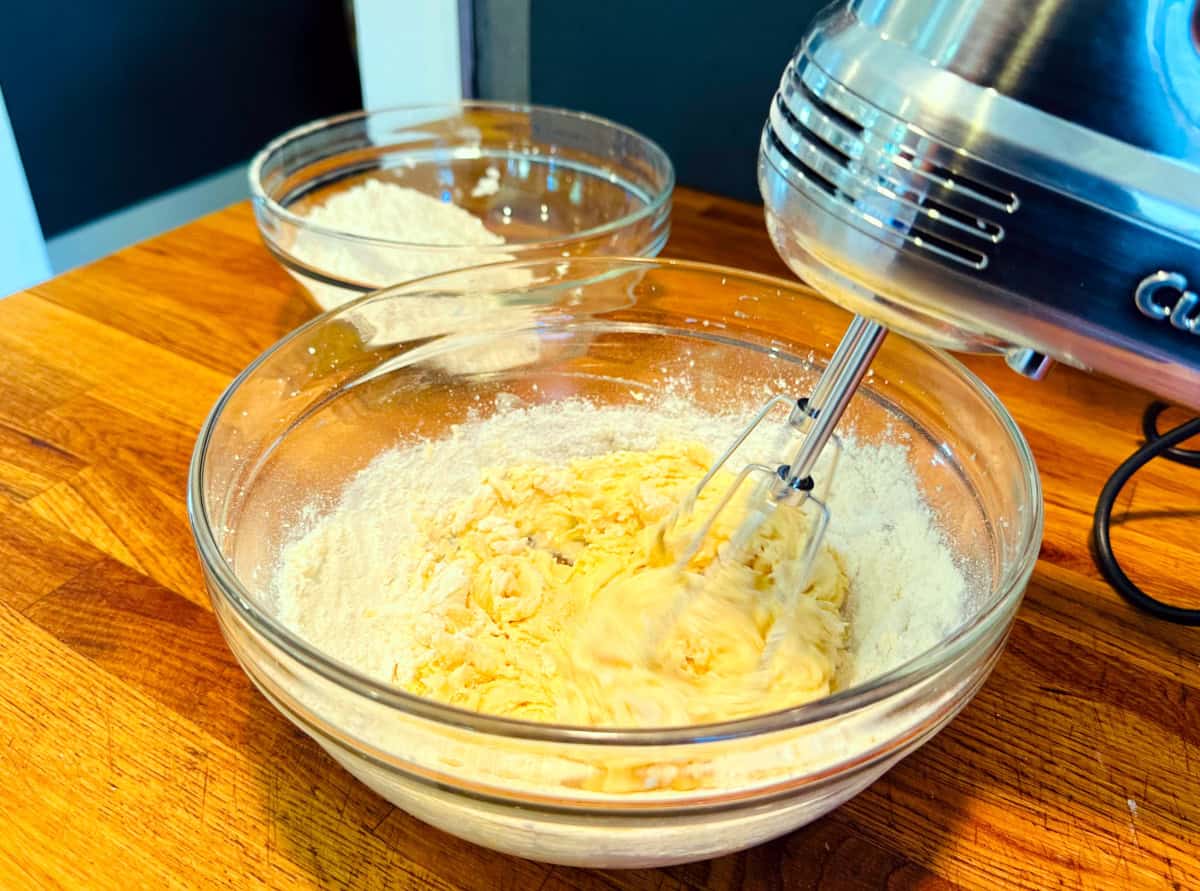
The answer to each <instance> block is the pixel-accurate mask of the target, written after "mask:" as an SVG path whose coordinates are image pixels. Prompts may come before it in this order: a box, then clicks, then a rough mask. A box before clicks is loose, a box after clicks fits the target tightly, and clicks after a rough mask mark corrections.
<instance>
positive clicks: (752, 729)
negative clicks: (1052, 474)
mask: <svg viewBox="0 0 1200 891" xmlns="http://www.w3.org/2000/svg"><path fill="white" fill-rule="evenodd" d="M552 262H553V263H569V264H572V265H574V264H579V265H584V266H595V267H597V268H598V269H605V268H610V267H614V266H623V267H627V266H643V267H646V268H655V267H665V268H671V269H679V270H684V271H691V272H701V273H707V274H710V275H713V276H716V277H722V278H726V279H734V278H737V279H742V280H745V281H750V282H753V283H755V284H757V285H760V286H764V287H767V288H772V289H778V290H783V289H786V290H787V291H789V292H792V293H800V294H802V295H803V296H804V297H806V298H809V299H820V295H818V294H816V293H815V292H812V291H811V289H809V288H808V287H807V286H806V285H804V284H803V283H802V282H799V281H787V280H786V279H782V278H778V277H775V276H771V275H764V274H761V273H757V272H751V271H748V270H743V269H737V268H735V267H729V266H722V265H719V264H715V263H703V262H697V261H690V260H673V259H669V258H657V257H655V258H647V257H619V256H604V257H570V258H560V259H557V260H555V259H553V258H541V259H526V260H518V261H515V262H506V263H489V264H484V265H482V266H476V267H467V268H466V269H458V270H453V271H448V272H441V273H437V274H435V275H430V276H425V277H423V278H419V279H414V280H412V281H409V282H403V283H401V284H398V285H393V286H391V287H388V288H383V289H380V290H378V291H375V292H372V293H370V294H365V295H363V296H361V297H358V298H356V299H354V300H352V301H350V302H348V303H345V304H342V305H341V306H338V307H335V308H334V309H331V310H328V311H326V312H323V313H320V314H319V315H317V316H315V317H314V318H312V319H310V320H309V321H308V322H306V323H304V324H303V325H300V326H299V327H297V328H295V329H294V330H292V331H291V332H289V333H288V334H286V335H284V336H283V337H282V338H281V339H280V340H278V341H277V342H276V343H274V344H273V345H272V346H270V347H268V348H267V349H266V350H265V351H264V352H262V353H261V354H260V355H259V356H258V357H256V358H255V359H254V361H252V362H251V363H250V364H249V365H247V366H246V368H245V369H243V371H242V372H241V373H240V374H238V375H237V377H235V378H234V379H233V380H232V381H231V382H230V384H229V385H228V386H227V387H226V389H225V390H224V392H222V394H221V395H220V397H219V398H218V399H217V402H216V403H215V404H214V405H213V407H212V409H211V410H210V412H209V414H208V416H207V417H206V418H205V421H204V424H203V426H202V427H201V429H200V432H199V434H198V436H197V438H196V445H195V448H194V449H193V452H192V459H191V462H190V463H189V466H188V489H187V513H188V521H189V523H190V525H191V529H192V535H193V538H194V539H195V542H196V548H197V551H198V552H199V556H200V560H201V563H202V565H203V568H204V570H205V572H206V573H208V574H210V575H211V576H212V578H213V579H215V581H216V583H217V584H215V585H213V584H210V585H209V586H208V587H209V594H210V597H213V598H214V599H215V596H216V595H215V594H214V589H215V590H217V591H219V592H220V595H221V596H222V597H223V598H224V600H225V602H226V603H227V604H228V605H229V606H231V607H232V608H233V610H234V611H235V612H236V613H237V615H238V616H239V618H240V619H241V620H242V621H244V622H245V623H247V624H248V625H249V626H250V628H251V629H252V630H253V631H254V632H256V633H257V634H259V635H261V636H262V637H264V638H266V639H267V640H268V641H270V642H271V643H272V644H273V645H275V646H277V647H279V648H280V649H282V650H283V651H284V652H285V653H286V654H287V655H288V656H289V657H291V658H293V659H296V660H297V661H299V662H300V663H301V664H302V665H304V666H305V667H306V668H308V669H309V670H312V671H314V672H316V673H317V674H318V675H320V676H321V677H323V678H324V679H325V680H327V681H330V682H332V683H334V684H336V685H337V686H338V687H340V688H342V689H344V690H347V691H349V692H351V693H354V694H357V695H359V696H363V697H366V698H368V699H370V700H372V701H374V702H376V703H379V704H382V705H385V706H388V707H390V708H395V709H397V710H399V711H402V712H404V713H406V714H409V715H413V716H416V717H420V718H426V719H429V720H431V721H434V722H436V723H438V724H441V725H444V726H449V727H455V728H459V729H463V730H468V731H473V732H477V733H483V734H488V735H492V736H498V737H504V738H508V739H517V740H532V741H543V742H558V743H572V744H585V745H602V746H605V745H608V746H648V745H653V746H676V745H695V744H701V743H710V742H722V741H728V740H734V739H739V738H746V737H753V736H761V735H764V734H768V733H774V732H779V731H787V730H794V729H797V728H800V727H804V726H807V725H811V724H816V723H819V722H821V721H826V720H830V719H833V718H841V717H845V716H847V715H848V714H851V713H853V712H856V711H860V710H862V709H865V708H867V707H869V706H871V705H874V704H876V703H878V702H880V701H882V700H884V699H887V698H888V697H890V696H893V695H895V694H898V693H901V692H902V691H904V690H906V689H908V688H910V687H912V686H915V685H916V684H918V683H920V682H922V681H924V680H926V679H928V678H930V677H932V676H933V675H935V674H937V673H938V672H940V671H942V670H943V669H945V668H946V667H948V666H949V665H951V664H953V663H954V662H955V661H956V660H957V659H958V658H959V657H960V656H961V655H962V654H963V653H965V652H966V651H969V650H971V649H972V648H973V647H974V646H975V645H976V643H977V642H978V641H979V640H980V639H981V638H984V637H986V636H987V634H988V633H989V632H990V631H992V629H993V627H994V626H995V625H996V624H997V623H999V622H1001V621H1002V620H1004V618H1005V617H1006V616H1008V617H1010V618H1011V617H1012V616H1014V615H1015V613H1016V608H1017V606H1018V605H1019V603H1020V600H1021V598H1022V596H1023V594H1024V590H1025V586H1026V584H1027V583H1028V580H1029V577H1030V575H1031V574H1032V572H1033V568H1034V565H1035V564H1036V562H1037V557H1038V554H1039V551H1040V548H1041V542H1042V531H1043V522H1044V505H1043V501H1042V487H1041V479H1040V476H1039V474H1038V470H1037V464H1036V461H1035V460H1034V456H1033V452H1032V450H1031V449H1030V448H1029V444H1028V442H1027V441H1026V440H1025V437H1024V435H1023V434H1022V433H1021V431H1020V429H1019V428H1018V427H1017V424H1016V421H1015V420H1014V419H1013V417H1012V415H1011V414H1010V413H1009V412H1008V410H1007V409H1006V408H1005V407H1004V405H1003V403H1001V402H1000V400H999V398H998V397H997V396H996V394H995V393H993V392H992V390H991V388H990V387H988V385H987V384H986V383H984V382H983V380H981V379H980V378H979V377H978V376H977V375H976V374H975V373H974V372H972V371H971V370H970V369H969V368H967V367H966V366H965V365H963V364H962V363H961V362H959V361H958V360H957V359H955V358H954V357H953V356H951V355H950V354H949V353H947V352H945V351H944V350H939V349H936V348H934V347H929V346H926V345H925V344H923V343H920V342H918V341H913V340H911V339H909V338H904V336H903V335H901V334H898V333H893V336H897V337H901V338H903V339H904V340H905V341H906V342H907V343H908V344H910V345H911V346H913V347H915V348H917V349H919V350H921V351H922V352H924V353H926V354H927V356H928V357H929V358H930V359H931V360H933V361H935V362H939V363H941V364H942V365H944V366H945V367H946V368H947V370H948V371H950V372H951V373H953V374H956V375H958V376H959V377H960V378H961V379H962V380H963V381H964V383H966V384H967V385H968V386H970V387H971V388H972V389H973V390H974V391H975V392H976V393H977V394H978V395H979V397H980V398H981V399H982V400H983V402H984V405H985V406H986V407H987V408H988V409H989V411H990V412H991V414H992V415H993V416H994V417H995V419H996V420H997V421H998V423H999V425H1000V427H1001V429H1002V430H1004V432H1005V433H1007V435H1008V437H1009V440H1010V442H1011V443H1012V445H1013V447H1014V450H1015V451H1016V453H1017V457H1018V463H1019V464H1020V467H1021V470H1022V487H1023V489H1024V492H1023V493H1022V494H1023V497H1024V499H1025V504H1026V505H1027V506H1028V509H1027V510H1026V511H1025V512H1024V514H1023V517H1024V520H1023V522H1024V523H1025V529H1024V533H1025V534H1024V536H1023V540H1022V543H1021V548H1020V550H1019V552H1018V554H1017V556H1016V559H1014V560H1013V561H1012V562H1011V563H1010V564H1009V566H1008V568H1007V571H1006V572H1005V574H1004V575H1003V576H1002V578H1001V579H1000V581H999V583H998V584H997V585H996V586H995V588H994V589H993V591H994V592H996V593H994V595H993V596H992V598H991V601H990V602H989V603H988V604H987V606H986V607H985V608H984V609H982V610H980V611H979V612H978V613H977V614H976V615H974V616H972V617H971V618H970V620H969V621H967V622H964V623H963V624H961V625H960V626H959V627H958V628H956V629H955V630H954V632H953V633H952V634H950V635H949V636H947V637H945V638H943V639H942V640H940V641H939V642H938V643H937V644H935V645H934V646H932V647H930V648H929V649H927V650H925V651H924V652H922V653H919V654H918V655H916V656H914V657H913V658H911V659H909V660H908V661H906V662H904V663H901V664H900V665H898V666H896V667H895V668H893V669H891V670H889V671H887V672H884V673H883V674H881V675H879V676H877V677H875V678H872V679H870V680H868V681H866V682H864V683H862V684H859V685H856V686H854V687H850V688H848V689H846V690H840V691H837V692H835V693H833V694H831V695H829V696H826V697H824V698H822V699H818V700H814V701H812V702H808V703H804V704H802V705H798V706H792V707H790V708H786V709H781V710H778V711H774V712H768V713H766V714H762V715H754V716H752V717H748V718H741V719H737V720H732V721H722V722H717V723H711V724H695V725H684V726H674V727H658V728H622V727H584V726H572V725H563V724H549V723H541V722H534V721H527V720H521V719H516V718H505V717H500V716H497V715H489V714H484V713H480V712H474V711H470V710H468V709H464V708H460V707H458V706H452V705H447V704H444V703H440V702H437V701H435V700H432V699H426V698H424V697H421V696H417V695H416V694H413V693H409V692H407V691H405V690H403V689H401V688H399V687H396V686H394V685H391V684H388V683H384V682H383V681H380V680H377V679H375V678H372V677H370V676H368V675H366V674H364V673H363V672H360V671H358V670H357V669H355V668H352V667H351V666H349V665H347V664H345V663H344V662H341V661H339V660H337V659H334V658H333V657H331V656H329V655H327V654H325V653H324V652H322V651H321V650H319V649H317V648H316V647H314V646H312V645H311V644H309V643H308V642H307V641H305V640H303V639H301V638H300V637H299V636H297V635H295V634H294V633H293V632H291V631H289V630H288V629H287V628H286V627H284V625H283V624H282V623H280V622H279V621H278V620H276V619H275V618H274V617H272V616H270V615H268V614H267V613H266V612H264V611H263V610H261V609H260V608H259V607H258V606H257V605H256V604H255V602H254V598H253V595H252V594H251V593H250V592H249V591H248V590H247V588H246V587H245V586H244V585H242V583H241V581H240V579H239V578H238V577H237V574H236V573H235V572H234V570H233V567H232V566H231V565H230V564H229V562H228V561H227V560H226V559H225V556H224V554H223V553H222V552H221V549H220V546H219V545H218V543H217V540H216V536H215V534H214V533H213V529H212V524H211V523H210V521H209V517H208V510H207V507H206V505H205V503H204V494H203V489H202V480H203V477H204V467H205V463H206V458H207V450H208V445H209V442H210V440H211V438H212V435H213V432H214V429H215V427H216V425H217V423H219V421H220V420H221V417H222V413H223V411H224V409H225V406H226V404H227V403H228V401H229V399H230V398H231V397H232V396H233V394H234V393H236V392H237V391H238V389H239V388H240V386H241V385H242V384H243V383H244V382H245V381H246V380H247V379H248V378H249V377H250V376H251V375H252V374H253V373H254V372H255V371H256V370H257V369H258V367H259V366H260V365H261V364H263V363H264V362H266V361H267V360H268V359H269V358H270V357H271V356H272V355H274V354H275V353H276V352H277V351H278V350H280V349H282V348H284V347H285V346H286V345H287V344H289V343H290V342H292V341H293V340H295V339H297V338H298V337H300V336H301V335H302V334H304V333H305V332H306V331H308V329H310V328H313V327H316V326H318V325H321V324H323V323H324V322H326V321H327V320H329V319H330V318H332V317H334V316H337V315H339V314H341V313H343V312H346V311H347V310H349V309H350V308H352V307H354V306H357V305H358V304H359V303H365V302H367V301H371V300H377V299H384V298H387V297H389V296H391V295H392V294H393V293H395V292H400V291H407V290H410V289H411V288H412V287H413V286H414V285H417V284H430V285H434V284H436V283H437V282H438V280H439V279H445V278H450V277H452V276H455V275H459V274H461V273H463V272H465V271H468V270H469V271H476V270H480V269H484V268H492V269H503V268H507V267H518V268H519V267H521V266H527V265H532V264H535V263H536V264H545V263H552ZM805 292H809V293H805Z"/></svg>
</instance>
